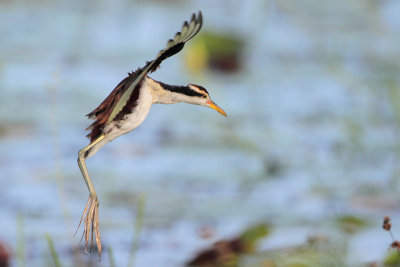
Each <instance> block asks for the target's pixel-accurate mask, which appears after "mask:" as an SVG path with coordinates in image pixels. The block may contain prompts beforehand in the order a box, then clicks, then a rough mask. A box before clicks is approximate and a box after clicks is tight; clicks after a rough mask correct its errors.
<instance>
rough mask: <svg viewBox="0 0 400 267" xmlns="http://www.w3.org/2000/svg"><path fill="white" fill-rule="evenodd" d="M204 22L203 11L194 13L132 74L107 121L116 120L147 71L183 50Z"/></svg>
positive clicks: (152, 69)
mask: <svg viewBox="0 0 400 267" xmlns="http://www.w3.org/2000/svg"><path fill="white" fill-rule="evenodd" d="M202 24H203V18H202V15H201V12H200V11H199V13H198V14H197V16H196V15H195V14H193V15H192V18H191V20H190V22H187V21H185V22H184V23H183V26H182V30H181V31H180V32H177V33H176V34H175V37H174V39H170V40H169V41H168V42H167V47H166V48H165V49H164V50H161V51H160V52H159V53H158V55H157V57H156V58H155V59H154V60H152V61H148V62H147V63H146V65H145V66H144V67H142V68H140V69H138V70H137V71H135V72H134V73H132V74H131V75H130V77H131V78H132V79H133V80H129V79H128V80H127V81H126V85H128V86H124V89H125V90H123V92H120V94H121V96H120V97H119V99H118V100H117V101H113V102H114V103H113V107H112V110H111V113H110V114H109V117H108V120H107V122H111V121H112V120H114V118H115V117H116V116H117V115H118V114H119V113H120V112H121V111H122V109H123V108H124V107H125V105H126V104H127V103H128V100H129V98H130V97H131V95H132V92H133V90H135V88H136V87H137V86H138V85H139V84H140V83H141V82H142V80H143V78H144V77H145V76H146V75H147V73H148V72H154V71H155V70H156V69H157V67H158V66H159V65H160V64H161V62H162V61H163V60H164V59H166V58H169V57H171V56H173V55H175V54H176V53H178V52H179V51H181V50H182V48H183V47H184V46H185V42H187V41H189V40H190V39H192V38H193V37H194V36H195V35H196V34H197V33H198V32H199V31H200V29H201V26H202ZM128 78H129V77H128ZM116 89H117V88H116Z"/></svg>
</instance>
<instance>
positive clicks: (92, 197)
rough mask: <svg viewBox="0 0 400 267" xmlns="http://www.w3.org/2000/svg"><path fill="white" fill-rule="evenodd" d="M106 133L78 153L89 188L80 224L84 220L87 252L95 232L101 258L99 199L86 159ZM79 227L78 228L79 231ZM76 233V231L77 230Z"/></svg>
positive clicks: (79, 163)
mask: <svg viewBox="0 0 400 267" xmlns="http://www.w3.org/2000/svg"><path fill="white" fill-rule="evenodd" d="M103 138H104V135H101V136H100V137H99V138H97V139H96V140H94V141H93V142H92V143H90V144H89V145H88V146H86V147H84V148H82V149H81V150H80V151H79V154H78V166H79V169H80V170H81V173H82V176H83V179H84V180H85V183H86V186H87V188H88V189H89V200H88V202H87V203H86V206H85V209H84V210H83V214H82V217H81V220H80V222H79V225H78V229H79V226H80V225H81V223H82V221H83V223H84V226H85V229H84V231H83V236H84V237H85V252H86V253H87V248H88V244H89V240H91V244H90V248H92V245H93V234H94V236H95V238H96V245H97V250H98V252H99V258H100V256H101V241H100V231H99V200H98V199H97V194H96V191H95V190H94V187H93V184H92V181H91V180H90V177H89V173H88V171H87V168H86V163H85V159H86V158H87V156H88V153H89V152H90V149H91V148H92V147H93V146H95V145H96V144H98V143H99V142H100V141H101V140H103ZM78 229H76V230H77V231H78ZM75 234H76V232H75ZM83 236H82V237H83Z"/></svg>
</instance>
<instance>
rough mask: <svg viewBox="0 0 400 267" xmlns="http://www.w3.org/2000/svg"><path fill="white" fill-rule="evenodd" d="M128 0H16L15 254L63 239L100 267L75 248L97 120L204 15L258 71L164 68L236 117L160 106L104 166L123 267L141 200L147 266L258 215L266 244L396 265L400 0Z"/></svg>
mask: <svg viewBox="0 0 400 267" xmlns="http://www.w3.org/2000/svg"><path fill="white" fill-rule="evenodd" d="M112 3H113V4H111V2H110V3H106V2H104V3H103V2H99V3H95V4H94V3H91V2H87V3H81V2H79V1H75V2H70V1H69V2H59V3H52V4H50V3H47V2H44V1H43V2H40V1H39V2H38V3H36V4H32V3H25V2H22V1H20V2H7V1H5V2H2V3H1V4H0V6H1V8H0V17H1V18H2V25H3V27H1V26H0V36H2V37H3V38H2V42H0V47H1V51H2V53H1V55H0V97H1V98H0V103H1V104H0V119H1V125H0V148H1V152H2V153H1V154H0V168H1V173H0V176H1V179H0V200H1V203H3V204H2V205H1V208H0V218H1V220H0V229H2V230H0V240H2V241H4V242H5V243H6V244H8V245H9V246H11V247H12V250H13V252H18V251H19V252H21V253H13V260H12V261H13V263H17V262H18V260H20V261H21V260H23V259H24V258H25V259H26V260H28V261H29V263H35V264H36V265H43V264H44V262H46V261H47V260H50V256H49V248H48V246H47V243H46V239H45V233H48V234H49V235H50V236H51V238H52V239H53V240H54V243H55V248H56V250H57V251H58V253H59V256H60V258H61V261H62V262H63V263H65V264H69V263H71V264H72V263H73V262H75V263H76V262H87V261H89V260H90V259H91V258H90V257H89V256H87V255H83V254H82V253H80V252H82V249H80V250H78V252H76V253H73V255H74V256H71V254H72V252H73V251H75V250H76V249H75V248H74V246H75V245H76V244H77V243H78V242H79V236H77V237H75V238H72V234H73V232H74V230H75V228H76V226H77V223H78V220H79V218H80V215H81V212H82V211H83V208H84V204H85V202H86V200H87V194H88V193H87V190H86V188H85V185H84V182H83V179H82V178H81V175H80V173H79V169H78V166H77V165H76V157H77V152H78V150H79V149H80V148H82V147H83V146H85V145H86V144H87V142H88V140H87V139H85V137H84V136H85V135H86V133H85V132H84V129H85V127H86V126H87V125H89V124H90V121H88V120H87V119H86V118H85V117H84V114H87V113H88V112H89V111H91V110H92V109H93V108H94V107H96V106H97V105H98V103H99V102H100V101H101V100H102V99H103V98H104V97H105V96H107V94H108V93H109V92H110V91H111V89H112V88H114V86H115V85H116V84H117V83H118V82H119V81H120V80H121V79H122V78H123V77H125V76H124V75H125V73H126V72H128V71H131V70H134V69H136V68H137V67H138V66H141V65H142V64H144V62H145V61H146V60H149V59H151V58H152V57H153V56H154V55H156V53H157V52H158V50H159V49H161V48H162V46H163V45H164V44H165V42H166V40H167V39H168V38H171V37H172V36H173V34H174V33H175V32H176V31H177V30H178V29H179V27H180V26H181V23H182V21H183V20H184V19H187V18H188V17H189V16H190V14H191V13H192V12H194V11H197V10H199V9H201V10H202V12H203V15H204V17H205V24H204V28H205V29H206V30H207V31H215V32H217V33H218V32H224V33H226V32H228V33H231V34H232V33H233V34H237V35H238V36H240V37H241V38H244V39H245V40H246V44H245V47H246V50H245V53H244V54H245V56H244V59H243V60H244V62H243V66H244V69H243V70H242V71H241V72H239V73H237V74H231V75H226V74H222V73H219V72H215V71H204V73H202V74H201V75H199V74H196V75H195V74H191V73H189V72H187V71H185V65H184V64H183V60H182V59H183V56H182V55H178V56H176V57H174V58H171V59H170V60H168V61H167V62H165V63H163V64H162V67H161V69H160V70H159V71H158V72H157V73H155V74H154V75H153V77H154V78H156V79H158V80H162V81H165V82H170V83H172V84H186V83H189V82H194V83H198V84H202V85H204V86H205V87H206V88H207V89H208V90H209V92H210V94H211V95H212V97H213V99H214V100H215V101H216V102H217V103H218V104H219V105H220V106H221V107H222V108H224V109H225V111H226V112H227V114H228V118H227V119H225V118H224V117H222V116H219V115H218V114H216V113H215V112H213V111H212V110H208V109H205V108H201V107H197V106H196V107H192V106H189V105H187V104H177V105H173V106H165V105H156V106H154V107H152V111H151V112H150V115H149V117H148V118H147V119H146V121H145V123H144V124H143V125H142V126H140V127H139V128H138V129H136V130H135V131H134V132H132V133H130V134H128V135H125V136H122V137H120V138H118V139H117V140H115V141H114V142H112V143H111V144H108V145H106V146H105V147H104V148H103V149H102V150H101V151H100V152H99V153H98V154H96V156H95V157H93V158H91V159H89V160H88V161H87V164H88V168H89V171H90V173H91V176H92V179H93V182H94V185H95V187H96V190H97V192H98V194H99V199H100V203H101V206H100V222H101V231H102V232H101V233H102V240H103V243H104V244H103V245H104V246H105V248H106V250H107V249H108V248H112V253H113V255H114V258H115V261H116V262H117V266H120V265H121V264H124V265H125V264H126V262H128V258H129V251H130V247H131V244H132V240H133V236H134V231H135V230H134V229H135V227H134V225H135V220H136V221H137V218H136V215H135V214H136V209H137V207H138V199H140V198H141V197H145V199H146V204H145V214H144V218H143V219H144V222H143V227H142V228H141V231H140V233H141V242H140V245H139V248H138V250H137V252H136V256H135V262H136V264H137V266H176V265H180V264H182V263H184V262H187V261H188V260H189V259H191V258H193V256H194V255H196V254H197V253H198V252H199V251H200V250H201V249H205V248H207V247H210V245H211V244H212V243H213V242H215V241H217V240H220V239H231V238H232V237H234V236H237V235H238V234H239V233H241V232H243V231H244V230H245V229H246V228H247V227H248V226H249V225H254V224H258V223H268V224H269V225H271V234H270V235H269V236H268V237H266V238H265V239H264V240H263V241H262V242H261V243H260V251H276V250H278V249H280V248H285V247H291V246H300V245H302V244H305V243H306V242H307V239H309V238H310V237H315V236H317V237H319V236H324V237H327V238H328V239H329V240H330V241H329V242H333V243H335V246H340V247H341V249H342V250H343V249H345V250H346V251H347V253H346V252H343V254H341V255H342V258H344V259H345V260H346V262H347V261H348V262H350V263H353V262H372V261H378V262H381V261H382V259H383V257H384V254H385V253H386V251H387V247H388V245H389V243H390V239H389V238H388V236H387V235H386V234H385V233H384V232H382V230H381V229H380V224H381V219H382V218H383V216H384V215H388V214H389V215H391V217H392V219H393V221H396V220H399V216H398V214H397V212H398V195H399V194H398V191H399V185H400V184H399V179H398V174H399V170H400V168H399V167H400V166H399V164H398V162H399V160H398V158H399V153H398V149H397V148H398V147H399V141H398V138H397V137H398V126H399V122H400V120H399V118H400V105H399V103H400V93H399V75H398V73H399V70H400V63H399V62H400V61H399V60H398V59H399V56H400V49H399V46H398V44H399V36H400V35H399V31H400V21H399V18H398V14H399V12H400V4H399V3H398V2H397V1H395V0H392V1H389V0H388V1H382V2H379V3H378V2H353V1H351V2H349V3H347V2H342V3H335V2H329V3H328V2H325V1H323V2H320V1H315V0H309V1H301V2H297V3H291V4H289V3H281V2H279V3H272V2H269V1H261V0H260V1H248V2H243V3H241V4H242V5H243V6H241V7H239V6H237V4H234V3H233V1H225V2H224V3H218V4H216V3H214V2H211V1H205V2H202V3H198V2H196V1H193V2H191V1H189V2H184V3H185V4H182V3H181V2H180V1H171V2H170V3H168V4H166V3H163V4H161V3H160V2H158V1H154V2H150V3H144V2H140V5H139V4H138V3H133V2H132V3H131V2H124V1H120V2H118V3H117V2H112ZM188 45H190V43H189V44H188ZM347 216H350V217H347ZM352 217H355V218H357V219H359V220H361V221H363V222H364V223H363V224H362V227H361V226H359V225H358V224H356V225H355V226H354V225H353V224H354V221H353V220H350V221H347V219H346V218H352ZM18 218H20V219H18ZM21 218H22V219H21ZM135 218H136V219H135ZM343 218H345V220H344V222H343ZM19 221H23V223H22V224H21V223H19ZM343 223H345V227H344V226H343ZM348 223H349V224H350V225H351V227H355V228H356V229H358V230H357V231H353V232H351V233H349V232H347V230H346V229H348V228H347V226H346V225H347V224H348ZM21 225H22V226H21ZM204 227H208V228H210V229H213V231H212V232H213V235H212V236H211V237H208V238H205V237H204V236H202V235H201V234H199V229H203V228H204ZM21 240H22V241H21ZM371 240H373V241H371ZM338 244H339V245H338ZM267 254H268V253H266V254H265V255H264V257H265V258H263V256H260V255H258V256H257V257H258V258H253V259H252V260H250V262H254V260H255V261H257V260H260V257H261V259H265V260H266V261H267V259H268V260H270V258H268V255H267ZM24 255H25V256H24ZM335 255H336V254H335ZM343 255H344V256H343ZM44 256H45V257H44ZM92 260H93V261H94V262H96V261H97V259H96V255H93V257H92ZM75 263H74V264H75ZM108 264H109V253H107V251H106V253H104V258H103V260H102V262H101V265H104V266H106V265H108Z"/></svg>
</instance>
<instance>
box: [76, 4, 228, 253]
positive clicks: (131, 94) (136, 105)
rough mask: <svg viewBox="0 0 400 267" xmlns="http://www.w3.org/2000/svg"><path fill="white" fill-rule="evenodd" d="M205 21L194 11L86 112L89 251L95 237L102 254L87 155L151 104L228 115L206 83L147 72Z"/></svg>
mask: <svg viewBox="0 0 400 267" xmlns="http://www.w3.org/2000/svg"><path fill="white" fill-rule="evenodd" d="M202 24H203V18H202V15H201V12H199V13H198V14H197V16H196V14H193V15H192V17H191V20H190V22H187V21H185V22H184V23H183V26H182V29H181V31H180V32H177V33H176V34H175V37H174V38H173V39H170V40H169V41H168V42H167V47H166V48H165V49H163V50H161V51H160V52H159V53H158V55H157V57H156V58H155V59H154V60H152V61H148V62H146V64H145V65H144V66H143V67H141V68H138V69H137V70H136V71H134V72H131V73H128V76H127V77H126V78H125V79H123V80H122V81H121V82H120V83H119V84H118V85H117V86H116V87H115V88H114V90H113V91H112V92H111V93H110V94H109V95H108V96H107V98H106V99H104V101H103V102H102V103H101V104H100V105H99V106H98V107H97V108H96V109H94V110H93V111H92V112H90V113H89V114H87V116H88V117H89V118H90V119H93V120H94V122H93V123H92V124H91V125H90V126H89V127H88V128H87V129H86V130H90V133H89V134H88V135H87V137H88V138H89V139H90V144H89V145H88V146H86V147H84V148H82V149H81V150H80V151H79V153H78V165H79V169H80V170H81V173H82V176H83V178H84V180H85V183H86V186H87V188H88V190H89V199H88V201H87V204H86V206H85V209H84V211H83V214H82V217H81V220H80V223H79V226H80V224H81V223H82V221H83V224H84V231H83V236H82V238H83V237H85V251H86V252H87V248H88V244H89V241H90V243H91V247H92V245H93V240H94V238H95V241H96V245H97V249H98V252H99V257H100V256H101V241H100V231H99V200H98V197H97V194H96V191H95V190H94V187H93V184H92V181H91V179H90V177H89V173H88V171H87V168H86V163H85V159H87V158H89V157H91V156H93V155H94V154H95V153H96V152H97V151H98V150H99V149H100V148H101V147H103V146H104V145H105V144H107V143H108V142H110V141H112V140H114V139H115V138H117V137H118V136H120V135H123V134H126V133H128V132H130V131H132V130H134V129H135V128H136V127H138V126H139V125H140V124H141V123H142V122H143V121H144V119H145V118H146V116H147V114H148V113H149V111H150V107H151V105H152V104H157V103H161V104H173V103H179V102H186V103H189V104H195V105H201V106H206V107H210V108H212V109H215V110H216V111H218V112H219V113H221V114H222V115H224V116H226V113H225V111H224V110H223V109H221V108H220V107H219V106H218V105H217V104H215V103H214V102H213V101H212V100H211V98H210V95H209V94H208V92H207V90H206V89H205V88H204V87H202V86H200V85H196V84H188V85H186V86H177V85H169V84H165V83H162V82H159V81H156V80H154V79H152V78H150V77H149V76H148V74H149V73H152V72H154V71H155V70H156V69H157V68H158V67H159V66H160V64H161V62H162V61H163V60H164V59H167V58H169V57H171V56H173V55H175V54H177V53H178V52H179V51H181V50H182V48H183V47H184V45H185V43H186V42H187V41H189V40H190V39H192V38H193V37H194V36H195V35H196V34H197V33H198V32H199V31H200V29H201V27H202ZM79 226H78V229H79Z"/></svg>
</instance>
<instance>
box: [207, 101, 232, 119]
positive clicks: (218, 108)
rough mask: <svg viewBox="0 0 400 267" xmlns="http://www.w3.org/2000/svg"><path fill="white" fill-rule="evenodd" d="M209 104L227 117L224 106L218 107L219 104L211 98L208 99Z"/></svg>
mask: <svg viewBox="0 0 400 267" xmlns="http://www.w3.org/2000/svg"><path fill="white" fill-rule="evenodd" d="M207 105H208V106H209V107H210V108H212V109H215V110H216V111H218V112H219V113H221V114H222V115H224V116H225V117H227V115H226V113H225V111H224V110H223V109H222V108H220V107H218V105H217V104H215V103H214V102H213V101H211V100H210V101H207Z"/></svg>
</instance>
